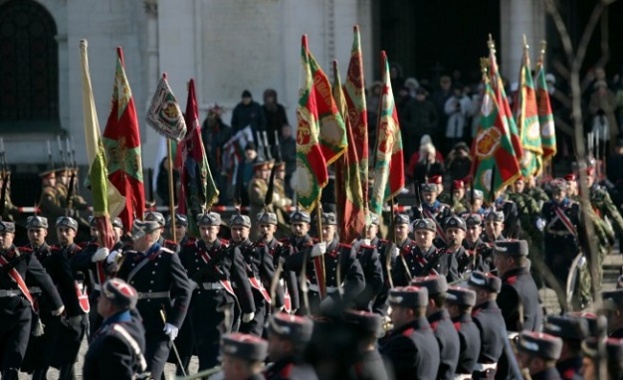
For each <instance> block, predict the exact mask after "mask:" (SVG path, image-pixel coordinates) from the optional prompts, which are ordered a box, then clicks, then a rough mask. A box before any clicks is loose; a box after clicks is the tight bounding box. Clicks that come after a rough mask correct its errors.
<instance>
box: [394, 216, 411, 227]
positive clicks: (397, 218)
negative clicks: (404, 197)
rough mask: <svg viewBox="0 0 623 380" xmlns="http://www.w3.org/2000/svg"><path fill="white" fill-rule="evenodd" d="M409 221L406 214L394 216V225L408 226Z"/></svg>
mask: <svg viewBox="0 0 623 380" xmlns="http://www.w3.org/2000/svg"><path fill="white" fill-rule="evenodd" d="M409 223H411V220H409V215H407V214H396V215H394V225H396V226H397V225H399V224H409Z"/></svg>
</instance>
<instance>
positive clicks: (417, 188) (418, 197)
mask: <svg viewBox="0 0 623 380" xmlns="http://www.w3.org/2000/svg"><path fill="white" fill-rule="evenodd" d="M415 199H416V200H417V204H416V208H417V210H418V211H419V212H420V217H421V216H422V194H420V183H419V182H418V181H417V180H416V181H415Z"/></svg>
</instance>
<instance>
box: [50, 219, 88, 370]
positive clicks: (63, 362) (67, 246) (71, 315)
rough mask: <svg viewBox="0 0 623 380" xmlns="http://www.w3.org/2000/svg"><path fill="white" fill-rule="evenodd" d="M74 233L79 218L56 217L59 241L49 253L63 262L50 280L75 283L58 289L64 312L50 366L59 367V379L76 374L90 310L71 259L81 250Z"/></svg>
mask: <svg viewBox="0 0 623 380" xmlns="http://www.w3.org/2000/svg"><path fill="white" fill-rule="evenodd" d="M77 233H78V222H77V221H76V220H75V219H73V218H70V217H68V216H62V217H60V218H58V219H57V220H56V235H57V238H58V242H59V245H58V246H54V247H53V248H52V255H53V256H55V255H56V256H60V258H58V260H59V261H61V262H63V263H64V265H63V266H62V267H61V271H60V272H59V273H57V276H58V278H53V280H55V281H58V279H59V278H64V279H65V281H67V279H69V281H70V282H71V283H72V285H73V287H74V289H73V291H71V289H68V287H69V285H66V286H64V287H61V288H60V289H59V290H60V295H61V298H62V299H63V303H64V304H65V311H66V312H67V315H66V317H65V318H62V319H61V322H62V323H61V326H60V329H59V334H58V338H57V345H56V349H55V351H54V356H53V357H52V366H54V367H56V368H58V369H59V379H72V378H74V377H75V375H74V363H75V362H76V360H77V358H78V352H79V351H80V344H81V343H82V340H83V339H84V336H85V334H86V330H87V322H88V316H87V313H88V312H89V310H90V305H89V300H88V296H87V293H86V282H85V275H84V273H82V272H78V271H77V270H76V268H75V267H74V259H75V258H76V256H77V254H78V252H80V251H81V248H80V247H79V246H78V245H77V244H75V242H74V239H75V237H76V234H77ZM55 277H56V276H55Z"/></svg>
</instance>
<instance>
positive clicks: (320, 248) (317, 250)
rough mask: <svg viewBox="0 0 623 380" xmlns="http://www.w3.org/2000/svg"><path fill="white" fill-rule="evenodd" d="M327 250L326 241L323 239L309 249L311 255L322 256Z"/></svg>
mask: <svg viewBox="0 0 623 380" xmlns="http://www.w3.org/2000/svg"><path fill="white" fill-rule="evenodd" d="M325 252H327V243H325V242H324V241H323V242H322V243H316V245H314V247H313V248H312V251H311V257H318V256H322V255H324V254H325Z"/></svg>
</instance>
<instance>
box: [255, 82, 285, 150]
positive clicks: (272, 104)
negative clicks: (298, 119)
mask: <svg viewBox="0 0 623 380" xmlns="http://www.w3.org/2000/svg"><path fill="white" fill-rule="evenodd" d="M262 114H263V116H264V121H265V123H266V129H265V130H266V133H267V137H268V143H269V144H270V146H271V147H272V146H275V137H277V138H279V135H280V134H281V128H282V127H283V126H284V125H289V123H288V115H287V114H286V109H285V108H284V107H283V105H281V104H279V102H278V101H277V91H275V90H273V89H272V88H269V89H266V90H264V104H263V105H262Z"/></svg>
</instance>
